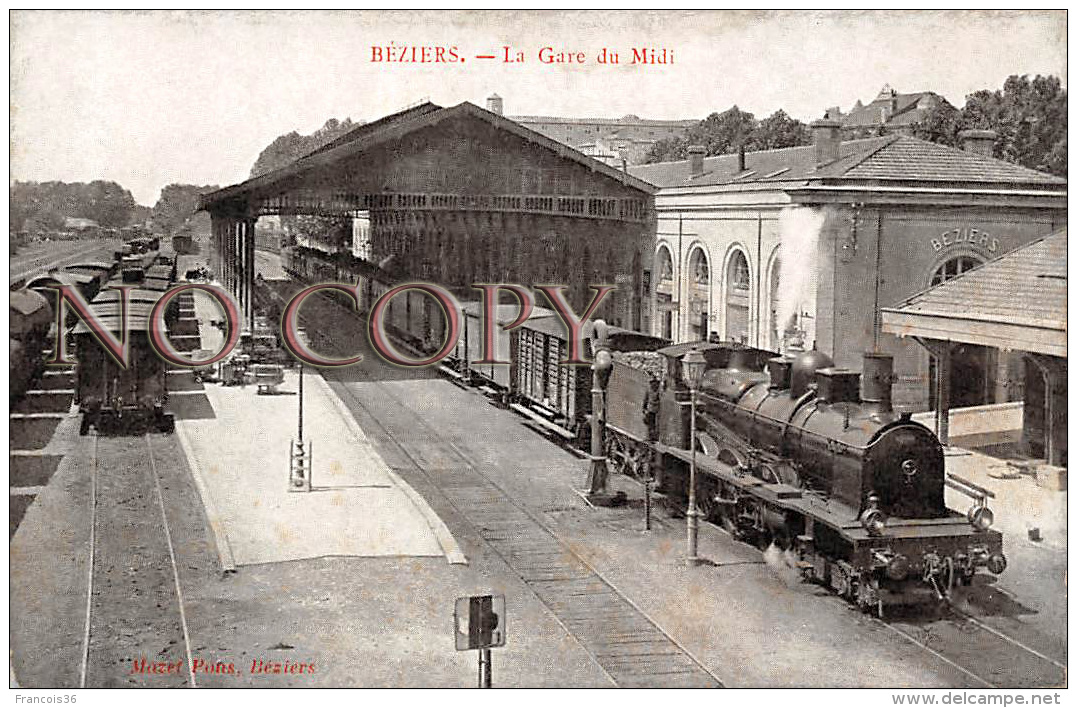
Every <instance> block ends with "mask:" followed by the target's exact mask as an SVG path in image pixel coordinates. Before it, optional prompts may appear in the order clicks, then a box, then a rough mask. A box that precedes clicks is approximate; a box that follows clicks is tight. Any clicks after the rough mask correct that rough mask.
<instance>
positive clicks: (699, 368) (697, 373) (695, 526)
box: [681, 349, 707, 563]
mask: <svg viewBox="0 0 1077 708" xmlns="http://www.w3.org/2000/svg"><path fill="white" fill-rule="evenodd" d="M706 368H707V360H706V359H705V358H703V352H701V351H699V350H698V349H692V350H691V351H689V352H688V353H687V354H685V355H684V358H683V359H681V376H682V377H683V378H684V382H685V383H686V384H688V391H689V394H690V401H691V426H692V430H691V437H690V438H689V443H688V444H689V445H691V448H692V458H691V459H692V463H691V467H690V468H689V472H688V513H687V516H688V562H689V563H698V562H699V511H698V510H697V509H696V389H697V388H698V387H699V381H700V379H701V378H702V376H703V370H704V369H706Z"/></svg>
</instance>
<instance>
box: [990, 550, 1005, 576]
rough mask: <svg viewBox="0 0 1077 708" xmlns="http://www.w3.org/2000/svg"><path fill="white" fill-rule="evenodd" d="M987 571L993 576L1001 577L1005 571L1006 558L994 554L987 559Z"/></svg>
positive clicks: (999, 554)
mask: <svg viewBox="0 0 1077 708" xmlns="http://www.w3.org/2000/svg"><path fill="white" fill-rule="evenodd" d="M987 569H988V570H989V571H991V572H992V573H994V574H995V575H1001V574H1002V571H1004V570H1006V556H1004V555H1002V554H1001V553H995V554H993V555H992V556H991V557H990V558H988V559H987Z"/></svg>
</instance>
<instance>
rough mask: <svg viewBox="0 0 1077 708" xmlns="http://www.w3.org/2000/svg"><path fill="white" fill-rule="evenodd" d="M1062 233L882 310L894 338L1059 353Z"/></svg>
mask: <svg viewBox="0 0 1077 708" xmlns="http://www.w3.org/2000/svg"><path fill="white" fill-rule="evenodd" d="M1066 285H1067V277H1066V230H1065V229H1063V230H1061V231H1058V232H1056V233H1054V234H1051V235H1050V236H1045V237H1044V238H1042V239H1039V240H1038V241H1033V242H1032V243H1029V244H1027V245H1025V246H1023V247H1021V248H1018V249H1017V250H1016V251H1013V252H1011V253H1009V254H1006V255H1004V256H1001V257H999V258H996V259H995V260H993V261H988V262H987V263H985V264H983V265H981V266H980V267H978V268H974V269H972V270H970V271H968V272H966V273H962V274H961V275H959V276H957V277H956V278H952V279H951V280H947V281H946V282H944V283H941V284H939V285H936V286H935V287H933V288H930V289H928V290H925V291H924V292H921V293H919V294H917V295H914V296H913V297H911V298H909V299H908V300H906V301H905V302H903V303H901V304H899V305H897V306H896V307H892V308H883V309H882V311H881V312H882V325H883V331H884V332H889V333H890V334H895V335H897V336H899V337H923V338H927V339H935V340H940V341H950V342H961V343H965V344H980V345H983V346H988V347H996V348H998V349H1003V350H1013V351H1027V352H1033V353H1036V354H1047V355H1050V356H1057V357H1063V358H1065V357H1066V331H1067V325H1066Z"/></svg>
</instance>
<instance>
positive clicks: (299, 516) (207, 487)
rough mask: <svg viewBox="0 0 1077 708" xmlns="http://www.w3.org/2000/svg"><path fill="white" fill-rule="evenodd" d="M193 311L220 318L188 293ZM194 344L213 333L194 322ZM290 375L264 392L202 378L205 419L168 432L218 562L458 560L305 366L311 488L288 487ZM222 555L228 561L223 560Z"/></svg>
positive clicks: (292, 415) (293, 410)
mask: <svg viewBox="0 0 1077 708" xmlns="http://www.w3.org/2000/svg"><path fill="white" fill-rule="evenodd" d="M195 312H196V316H197V317H198V318H199V320H200V321H201V322H202V323H207V322H208V321H209V320H210V319H214V318H216V317H218V316H219V315H217V314H216V312H215V308H214V305H213V304H212V302H211V301H210V300H209V299H208V298H205V297H201V296H197V297H195ZM201 329H202V333H203V347H204V348H206V349H210V350H216V349H217V347H218V346H219V344H220V342H219V339H220V333H219V331H218V330H216V329H213V328H210V327H206V326H203V327H201ZM298 390H299V374H298V371H295V370H293V371H287V372H286V373H285V381H284V384H283V385H282V386H281V387H280V389H279V392H278V393H277V394H273V395H259V394H258V393H257V386H253V385H248V386H233V387H225V386H222V385H220V384H207V385H206V387H205V392H204V393H205V396H206V398H207V399H208V402H209V405H210V406H211V407H212V409H213V416H212V417H209V416H199V417H197V418H192V419H188V420H180V421H178V422H177V425H176V428H177V433H178V434H179V436H180V438H181V440H182V441H183V443H184V449H185V451H186V452H187V454H188V456H189V457H190V458H191V459H190V460H189V462H190V464H191V468H192V470H193V471H194V473H195V475H196V477H197V478H198V479H199V482H200V484H199V487H200V489H201V490H202V492H203V494H205V495H206V497H207V499H206V500H204V501H205V502H206V507H207V509H208V510H209V514H210V516H211V523H213V524H214V526H215V528H216V529H218V534H219V535H222V534H223V537H224V538H223V539H219V545H220V546H221V548H222V563H223V564H224V565H225V566H228V565H229V561H230V560H231V562H232V563H234V564H235V565H251V564H256V563H272V562H281V561H289V560H298V559H301V558H317V557H321V556H441V555H446V556H447V557H448V558H449V560H451V561H453V562H463V558H462V556H461V554H460V552H459V549H458V547H457V546H456V543H455V541H453V539H452V536H451V534H449V532H448V530H447V529H446V528H445V526H444V524H442V523H441V521H440V520H439V519H438V518H437V515H436V514H434V512H433V511H432V510H431V509H430V508H429V506H427V505H426V502H424V501H423V500H422V498H421V497H419V496H418V495H417V494H415V493H414V492H413V491H412V490H410V488H408V486H407V484H406V483H404V482H403V481H402V480H400V479H399V478H398V477H396V476H395V475H394V474H393V473H392V472H391V471H390V470H389V469H388V467H387V466H386V465H385V463H384V461H383V460H382V459H381V457H380V456H379V455H378V453H377V452H376V451H375V450H374V448H373V447H372V446H371V445H370V442H369V441H368V440H367V439H366V436H365V435H364V434H363V432H362V430H360V429H359V427H358V426H356V425H355V424H354V422H353V421H352V420H351V419H350V417H349V416H347V415H346V412H345V411H344V410H343V409H342V408H341V407H340V404H339V402H338V401H336V400H335V399H334V394H333V393H332V392H331V391H330V390H329V388H328V387H327V386H326V385H325V383H324V382H323V381H322V380H321V377H320V376H318V375H317V373H316V372H314V371H313V370H310V369H308V372H307V375H306V376H305V385H304V400H303V425H304V439H305V440H306V442H307V443H308V445H309V446H310V450H311V452H312V472H311V479H312V481H313V484H312V489H311V491H310V492H290V491H289V487H288V476H289V473H288V470H289V457H290V453H291V444H292V440H293V439H295V438H296V436H297V432H298V403H299V397H298ZM229 554H231V558H230V559H229V557H228V556H229Z"/></svg>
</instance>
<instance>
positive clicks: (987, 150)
mask: <svg viewBox="0 0 1077 708" xmlns="http://www.w3.org/2000/svg"><path fill="white" fill-rule="evenodd" d="M957 139H958V141H959V142H960V143H961V149H962V150H964V151H965V152H971V153H972V154H974V155H982V156H983V157H994V154H995V140H997V139H998V133H996V132H995V131H993V130H962V131H961V132H960V133H958V134H957Z"/></svg>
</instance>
